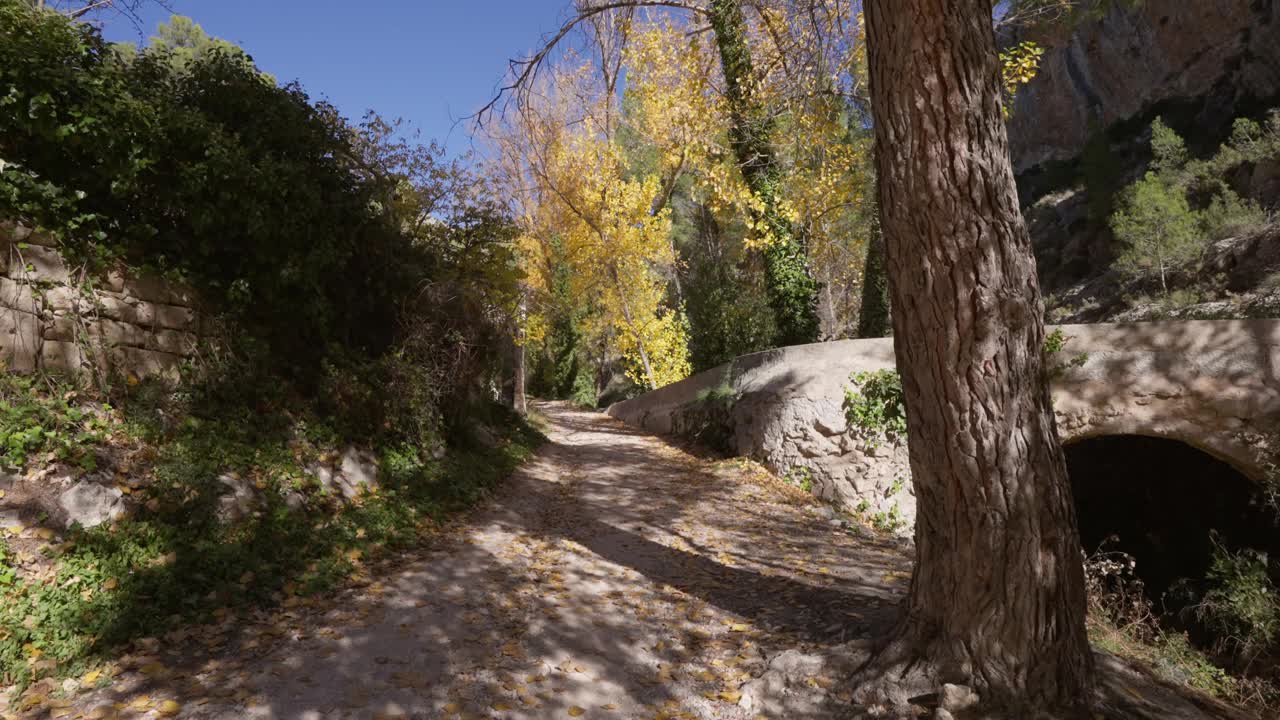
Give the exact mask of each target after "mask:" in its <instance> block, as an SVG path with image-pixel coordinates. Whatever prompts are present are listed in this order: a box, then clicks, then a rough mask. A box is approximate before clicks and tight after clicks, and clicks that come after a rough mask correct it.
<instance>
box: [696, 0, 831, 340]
mask: <svg viewBox="0 0 1280 720" xmlns="http://www.w3.org/2000/svg"><path fill="white" fill-rule="evenodd" d="M707 17H708V18H709V20H710V21H711V27H712V29H713V30H715V36H716V46H717V47H718V48H719V50H720V66H721V68H722V70H723V72H724V82H725V89H726V94H727V96H728V99H729V118H730V124H731V127H730V128H729V140H730V144H731V145H732V146H733V152H734V156H735V157H736V158H737V160H738V167H739V169H741V170H742V176H743V178H744V179H745V180H746V181H747V187H749V188H750V189H751V192H752V193H753V194H754V195H755V196H756V198H757V199H759V200H760V203H761V204H762V206H763V208H762V209H761V210H759V211H753V212H752V213H751V215H752V218H751V219H752V221H753V222H754V223H755V224H756V226H757V227H762V228H763V229H764V230H765V231H766V232H768V233H769V235H770V242H769V244H768V245H767V246H766V247H765V250H764V259H765V274H766V276H767V280H768V285H769V288H768V290H769V304H770V306H771V307H772V309H773V312H774V315H775V316H776V317H777V327H778V336H777V338H776V342H777V343H778V344H779V345H797V344H802V343H811V342H814V341H815V340H817V339H818V307H817V305H818V285H817V283H816V282H814V279H813V275H812V273H811V271H810V268H809V254H808V251H807V250H806V248H805V244H804V242H803V241H802V240H801V239H800V238H799V237H798V236H797V234H796V232H795V229H794V228H793V227H792V226H791V223H790V221H788V220H787V218H786V217H785V216H784V215H783V214H782V209H781V207H780V206H779V197H778V196H779V187H778V186H779V183H781V180H782V173H781V169H780V168H779V167H778V161H777V156H776V155H775V153H774V149H773V144H772V142H773V132H774V122H773V117H772V116H771V115H770V114H769V113H768V112H767V110H766V108H763V107H761V106H760V103H759V101H758V100H756V99H755V98H753V97H751V93H752V85H753V84H754V82H755V79H754V77H753V75H754V70H753V69H752V65H751V49H750V47H749V46H748V40H747V23H746V20H745V19H744V18H743V16H742V7H741V4H740V0H712V1H711V6H710V8H708V10H707Z"/></svg>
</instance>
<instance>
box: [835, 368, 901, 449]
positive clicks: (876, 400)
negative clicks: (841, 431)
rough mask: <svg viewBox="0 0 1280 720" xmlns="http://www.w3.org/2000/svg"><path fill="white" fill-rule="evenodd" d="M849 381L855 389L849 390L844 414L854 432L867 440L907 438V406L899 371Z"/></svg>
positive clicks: (864, 374)
mask: <svg viewBox="0 0 1280 720" xmlns="http://www.w3.org/2000/svg"><path fill="white" fill-rule="evenodd" d="M849 379H850V380H851V381H852V382H853V387H852V388H850V389H847V390H845V393H844V414H845V420H846V421H847V422H848V423H849V428H850V429H851V430H854V431H856V432H858V433H860V434H861V435H863V436H864V437H872V436H876V435H880V434H883V435H886V436H888V437H890V438H898V437H902V436H904V435H906V432H907V406H906V400H905V399H904V397H903V394H902V378H901V377H899V375H898V372H897V371H896V370H877V371H875V372H857V373H854V374H853V375H851V376H850V377H849Z"/></svg>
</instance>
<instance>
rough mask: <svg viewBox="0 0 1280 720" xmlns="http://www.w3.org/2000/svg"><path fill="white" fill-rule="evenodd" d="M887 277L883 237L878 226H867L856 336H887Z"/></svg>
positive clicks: (888, 320)
mask: <svg viewBox="0 0 1280 720" xmlns="http://www.w3.org/2000/svg"><path fill="white" fill-rule="evenodd" d="M890 328H891V325H890V318H889V278H888V277H886V275H885V267H884V235H882V234H881V232H880V223H878V222H875V223H872V225H871V234H870V236H869V237H868V238H867V258H866V260H865V261H864V262H863V266H862V303H861V305H860V307H859V308H858V337H860V338H880V337H885V336H886V335H888V334H889V330H890Z"/></svg>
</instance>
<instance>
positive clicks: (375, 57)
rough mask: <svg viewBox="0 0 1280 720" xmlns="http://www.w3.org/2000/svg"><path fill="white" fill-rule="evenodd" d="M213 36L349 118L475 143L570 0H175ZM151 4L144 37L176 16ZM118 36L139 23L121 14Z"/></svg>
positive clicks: (132, 34)
mask: <svg viewBox="0 0 1280 720" xmlns="http://www.w3.org/2000/svg"><path fill="white" fill-rule="evenodd" d="M171 4H172V6H173V10H174V12H175V13H177V14H180V15H189V16H191V17H192V18H194V19H195V20H196V22H198V23H200V24H201V25H203V26H204V29H205V30H206V31H207V32H208V33H209V34H211V35H214V36H217V37H221V38H224V39H227V40H230V41H232V42H235V43H238V44H239V45H241V46H242V47H243V48H244V49H245V50H247V51H248V52H249V53H250V54H251V55H253V57H254V60H256V61H257V63H258V66H259V67H261V68H262V69H263V70H265V71H267V72H269V73H271V74H273V75H275V76H276V78H277V79H278V80H280V82H282V83H283V82H288V81H291V80H298V81H300V82H301V83H302V85H303V86H304V87H305V88H306V89H307V91H308V92H309V93H310V94H311V96H312V97H315V98H320V97H323V98H326V99H328V100H329V101H330V102H332V103H334V104H335V105H337V106H338V107H339V108H340V109H341V110H342V112H343V113H344V114H345V115H347V116H348V117H350V118H353V119H358V118H359V117H360V116H361V115H363V114H364V112H365V110H367V109H374V110H377V111H378V112H379V113H381V114H382V115H383V116H385V117H388V118H394V117H403V118H405V119H406V120H409V121H411V122H412V123H413V124H414V126H416V127H417V128H418V129H420V130H421V131H422V134H423V137H424V138H435V139H437V140H440V141H441V142H445V141H446V140H447V144H448V149H449V151H450V153H451V154H456V153H459V152H464V151H465V150H466V149H467V147H468V146H467V142H468V139H467V132H466V128H465V127H464V126H458V127H456V128H454V127H453V122H454V121H455V120H457V119H459V118H462V117H465V116H467V115H470V114H471V113H473V112H474V111H475V110H477V109H478V108H479V107H480V106H482V105H483V104H484V103H485V102H486V101H488V99H489V98H490V96H491V94H492V92H493V91H494V89H495V87H496V86H497V84H498V82H499V81H500V80H501V79H502V75H503V72H504V70H505V69H506V62H507V59H508V58H511V57H515V56H519V55H524V54H526V53H527V52H528V51H530V50H532V49H534V48H535V47H536V46H537V45H538V41H539V39H540V38H541V37H542V36H543V35H544V34H545V33H547V32H549V31H551V30H553V29H555V28H557V27H559V24H560V22H561V21H562V20H563V18H564V17H565V10H566V8H567V7H569V6H570V5H571V0H416V1H415V0H364V1H363V2H360V1H357V2H350V1H349V0H348V1H347V2H339V1H338V0H311V1H310V2H304V1H303V0H172V2H171ZM167 17H168V13H167V12H165V11H162V10H160V9H158V8H153V9H151V10H149V11H148V13H147V15H146V17H145V18H144V19H145V23H144V26H143V27H142V31H143V37H144V38H145V37H147V36H150V35H151V34H152V33H153V31H154V29H155V25H156V24H157V23H158V22H160V21H162V20H165V19H167ZM104 33H105V35H106V36H107V37H108V38H109V39H111V40H118V41H137V40H138V37H139V36H138V30H137V29H136V28H135V27H134V26H133V25H131V24H130V23H128V22H124V21H120V20H112V21H109V22H108V23H107V25H106V26H105V27H104Z"/></svg>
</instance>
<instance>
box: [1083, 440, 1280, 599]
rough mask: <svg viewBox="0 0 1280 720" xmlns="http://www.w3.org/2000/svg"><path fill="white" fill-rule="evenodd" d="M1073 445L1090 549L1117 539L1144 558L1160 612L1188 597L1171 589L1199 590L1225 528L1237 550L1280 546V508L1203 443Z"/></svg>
mask: <svg viewBox="0 0 1280 720" xmlns="http://www.w3.org/2000/svg"><path fill="white" fill-rule="evenodd" d="M1064 449H1065V451H1066V456H1067V470H1068V472H1069V473H1070V475H1071V485H1072V490H1073V493H1074V495H1075V501H1076V511H1077V515H1078V517H1079V521H1080V536H1081V541H1082V543H1083V544H1084V548H1085V550H1086V552H1092V551H1093V550H1095V549H1097V548H1098V547H1099V545H1101V544H1102V543H1103V542H1104V541H1106V540H1107V539H1108V538H1109V537H1112V536H1114V537H1115V538H1116V540H1115V542H1114V544H1113V545H1112V547H1114V549H1117V550H1120V551H1123V552H1125V553H1128V554H1129V555H1132V556H1133V557H1134V558H1135V559H1136V560H1137V569H1136V570H1137V574H1138V576H1139V577H1140V578H1141V579H1142V581H1143V583H1144V584H1145V585H1146V589H1147V593H1148V596H1149V597H1150V598H1151V600H1152V601H1153V602H1154V603H1155V604H1156V608H1157V609H1162V608H1163V609H1164V610H1165V611H1176V610H1178V609H1180V608H1179V607H1177V606H1178V605H1179V604H1185V600H1179V598H1178V597H1175V595H1177V593H1172V594H1171V593H1170V591H1171V590H1175V589H1178V588H1181V589H1183V590H1188V591H1191V592H1192V594H1194V591H1195V589H1196V588H1195V587H1194V585H1195V584H1196V583H1199V582H1201V581H1203V579H1204V578H1205V575H1206V574H1207V573H1208V571H1209V568H1210V565H1211V563H1212V561H1213V550H1214V540H1213V535H1214V534H1215V533H1216V534H1217V536H1218V537H1219V539H1220V541H1221V542H1222V543H1223V544H1224V545H1225V546H1226V547H1229V548H1232V549H1239V548H1254V549H1257V550H1261V551H1265V552H1268V553H1271V554H1272V555H1273V556H1275V554H1276V551H1277V550H1280V531H1278V530H1280V529H1278V528H1277V526H1276V515H1275V513H1274V512H1273V511H1272V510H1271V509H1270V508H1269V507H1267V506H1266V504H1265V503H1264V502H1263V501H1262V494H1261V493H1260V492H1259V488H1258V486H1257V485H1256V484H1255V483H1254V482H1252V481H1250V480H1249V479H1248V478H1246V477H1245V476H1244V475H1242V474H1241V473H1240V472H1239V471H1238V470H1236V469H1235V468H1234V467H1232V466H1231V465H1229V464H1227V463H1225V462H1223V461H1222V460H1219V459H1218V458H1215V457H1214V456H1212V455H1210V454H1208V453H1206V452H1204V451H1202V450H1198V449H1196V448H1194V447H1192V446H1190V445H1188V444H1186V443H1183V442H1179V441H1177V440H1168V439H1164V438H1154V437H1145V436H1139V435H1112V436H1106V437H1095V438H1089V439H1086V440H1081V441H1079V442H1075V443H1072V444H1069V445H1067V446H1066V447H1065V448H1064ZM1188 583H1190V584H1191V586H1188V585H1187V584H1188Z"/></svg>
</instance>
